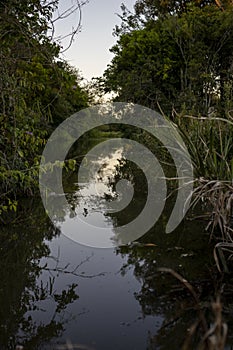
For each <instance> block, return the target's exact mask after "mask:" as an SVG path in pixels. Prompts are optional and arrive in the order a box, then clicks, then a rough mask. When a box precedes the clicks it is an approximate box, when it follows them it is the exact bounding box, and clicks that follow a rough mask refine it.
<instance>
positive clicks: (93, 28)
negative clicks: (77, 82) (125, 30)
mask: <svg viewBox="0 0 233 350" xmlns="http://www.w3.org/2000/svg"><path fill="white" fill-rule="evenodd" d="M122 2H124V4H125V5H126V6H127V8H129V9H130V10H132V9H133V5H134V3H135V0H90V1H89V3H88V4H86V5H85V6H84V7H82V22H81V23H82V29H81V32H79V33H78V34H77V35H76V37H75V41H74V42H73V44H72V46H71V48H70V49H69V50H68V51H66V52H65V53H64V58H65V59H66V60H67V61H68V62H69V63H70V64H71V65H72V66H75V67H76V68H78V69H79V70H80V71H81V74H82V76H83V77H84V78H85V79H87V80H90V79H91V78H92V77H98V76H101V75H102V74H103V72H104V70H105V69H106V67H107V64H108V63H110V62H111V59H112V58H113V55H112V54H111V53H110V52H109V49H110V48H111V47H112V46H113V45H114V43H115V42H116V40H117V39H116V37H114V36H113V35H112V33H113V29H114V27H115V25H116V24H120V23H121V20H120V18H119V17H118V16H117V13H118V14H121V8H120V6H121V4H122ZM72 4H75V0H60V2H59V11H60V13H62V12H64V10H66V9H67V8H69V7H70V5H72ZM78 21H79V13H78V12H76V13H74V14H73V15H71V16H69V17H68V18H65V19H63V20H59V21H57V22H55V23H56V32H55V34H56V36H64V35H66V34H68V33H69V32H71V30H72V27H75V26H76V25H77V23H78ZM62 44H63V46H64V47H66V46H67V39H66V40H63V41H62Z"/></svg>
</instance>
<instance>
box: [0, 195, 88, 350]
mask: <svg viewBox="0 0 233 350" xmlns="http://www.w3.org/2000/svg"><path fill="white" fill-rule="evenodd" d="M31 208H33V210H32V209H31ZM25 218H26V219H25ZM10 219H11V220H9V224H8V225H3V226H2V227H1V229H0V249H1V254H0V276H1V285H0V305H1V307H0V348H1V349H2V350H4V349H8V350H11V349H12V350H13V349H14V350H15V348H16V345H17V344H21V345H23V347H24V349H27V350H30V349H33V350H35V349H45V346H46V344H49V342H50V341H51V340H52V338H59V337H60V336H61V335H62V333H63V331H64V329H65V327H66V325H67V324H68V323H69V320H71V319H72V315H70V314H68V313H67V312H66V308H67V307H68V305H69V304H71V303H73V302H74V301H75V300H76V299H78V294H77V284H75V283H73V284H71V285H68V286H66V287H65V289H62V290H61V291H59V292H58V291H57V288H56V287H55V283H56V277H57V276H58V274H59V273H71V274H74V275H76V276H77V275H78V267H79V266H77V269H75V270H69V266H64V267H59V266H58V264H59V257H57V258H55V260H54V266H53V267H50V266H48V263H47V262H46V263H45V264H43V263H42V259H43V258H46V259H48V258H49V256H50V250H49V247H48V244H47V243H46V241H47V242H48V241H51V240H52V239H53V238H54V237H56V236H58V235H59V231H58V230H57V229H55V228H54V227H53V225H52V224H51V223H50V220H49V219H48V218H47V217H46V215H45V213H44V209H43V207H42V204H41V203H40V202H39V201H38V203H37V205H35V203H34V202H32V203H29V201H26V202H25V203H24V209H23V210H22V211H19V212H18V213H17V216H16V214H15V217H13V216H12V217H11V218H10ZM14 222H15V224H14ZM19 223H20V225H19ZM22 223H24V225H22ZM22 227H24V230H23V231H22ZM50 258H51V257H50ZM53 259H54V258H53ZM46 261H48V260H46ZM80 265H81V264H80ZM42 275H43V277H42ZM89 277H91V276H89ZM48 303H49V304H50V306H49V310H51V309H52V310H53V311H52V312H48V310H47V306H48ZM51 305H52V307H51ZM41 315H42V317H41Z"/></svg>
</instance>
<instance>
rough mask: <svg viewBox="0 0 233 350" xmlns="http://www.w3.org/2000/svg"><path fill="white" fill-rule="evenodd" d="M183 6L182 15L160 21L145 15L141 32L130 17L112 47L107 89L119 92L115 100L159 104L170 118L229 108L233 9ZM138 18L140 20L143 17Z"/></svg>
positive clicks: (232, 70) (106, 78) (151, 105)
mask: <svg viewBox="0 0 233 350" xmlns="http://www.w3.org/2000/svg"><path fill="white" fill-rule="evenodd" d="M141 3H144V2H142V1H141ZM147 3H151V4H152V3H153V4H155V5H156V3H157V2H156V1H154V2H152V1H149V0H148V2H147ZM159 3H160V4H161V6H162V4H165V2H159ZM175 3H177V2H175ZM138 4H139V2H137V3H136V5H138ZM169 4H170V5H171V2H169ZM179 4H180V2H179ZM136 5H135V8H136V9H137V7H136ZM185 6H186V10H185V11H184V12H182V13H180V14H179V16H178V15H177V12H176V11H174V13H172V12H171V13H170V12H169V14H168V12H166V13H167V15H164V16H159V17H158V18H156V19H155V18H154V17H153V16H152V15H151V14H150V15H148V16H149V17H146V16H145V18H146V20H145V22H144V24H143V25H141V27H140V28H139V27H137V26H136V24H135V23H136V22H133V21H132V16H131V17H130V19H129V22H128V24H129V26H128V27H127V26H126V25H125V26H124V30H123V31H122V32H120V31H119V32H118V35H119V39H118V42H117V44H116V45H115V46H114V47H113V48H112V49H111V51H112V52H113V53H114V58H113V60H112V62H111V64H110V65H109V66H108V68H107V70H106V71H105V73H104V79H105V87H106V91H110V90H113V91H114V92H116V93H117V94H118V97H117V100H121V101H122V100H126V101H131V102H134V103H140V104H144V105H146V106H149V107H152V108H155V107H157V108H158V106H160V107H161V108H162V109H163V111H164V112H165V113H167V114H171V113H172V110H173V109H176V110H178V111H179V112H180V111H182V109H183V110H184V111H186V112H192V113H195V114H198V113H202V114H207V113H208V110H209V108H210V107H214V106H215V107H216V105H217V106H218V107H219V108H220V107H221V110H223V109H224V108H225V107H226V100H227V101H228V103H229V101H230V98H229V97H231V96H232V91H233V90H232V77H233V76H232V74H233V66H232V62H233V54H232V52H233V11H232V8H228V9H227V10H226V11H220V9H219V7H217V6H215V5H211V4H210V5H209V6H204V7H199V6H196V4H192V3H191V2H189V4H186V5H185ZM155 8H157V7H156V6H155ZM150 9H153V7H150ZM144 10H145V8H144ZM144 10H143V11H144ZM166 11H167V10H166ZM135 16H136V17H137V18H138V19H140V17H139V13H137V12H135ZM125 23H126V22H124V24H125ZM132 23H134V26H133V27H132ZM130 26H131V28H130ZM126 28H127V29H126ZM226 90H227V94H228V95H226ZM160 107H159V108H160Z"/></svg>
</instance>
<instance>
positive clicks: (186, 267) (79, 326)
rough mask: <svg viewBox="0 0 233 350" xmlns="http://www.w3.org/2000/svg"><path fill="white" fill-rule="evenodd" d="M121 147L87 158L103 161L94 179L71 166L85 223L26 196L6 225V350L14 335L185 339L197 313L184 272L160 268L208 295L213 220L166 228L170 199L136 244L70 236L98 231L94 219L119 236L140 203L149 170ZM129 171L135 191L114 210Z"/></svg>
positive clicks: (120, 343)
mask: <svg viewBox="0 0 233 350" xmlns="http://www.w3.org/2000/svg"><path fill="white" fill-rule="evenodd" d="M123 151H124V150H123V149H122V148H120V147H119V148H116V149H114V150H112V151H109V152H108V155H107V156H106V154H103V155H99V156H98V158H97V159H95V158H94V156H93V154H92V155H91V156H90V157H89V158H88V159H86V160H85V161H86V162H93V166H94V164H98V165H99V166H100V170H99V171H98V172H97V173H93V174H92V177H91V179H90V181H89V182H88V183H86V182H85V181H84V180H83V182H81V184H80V182H79V183H78V179H77V174H76V172H73V173H71V174H65V175H64V190H65V192H66V196H67V199H68V201H69V202H70V203H71V204H72V206H73V210H74V211H75V213H76V215H79V217H80V218H82V219H83V220H82V222H81V223H80V226H76V227H75V228H74V227H72V216H71V215H70V213H69V211H68V210H64V212H63V213H61V216H60V218H59V219H58V227H60V229H57V228H55V227H54V226H53V225H52V223H51V222H50V220H49V219H48V217H47V216H46V214H45V212H44V209H43V206H42V204H41V202H40V200H39V199H38V200H37V201H35V200H34V201H32V200H27V201H25V202H24V205H23V208H22V210H21V212H20V213H18V214H17V215H18V217H13V216H12V217H9V218H8V219H7V220H6V225H3V226H2V227H1V229H0V243H1V245H0V247H1V257H0V261H1V265H0V272H1V284H0V305H1V308H0V349H14V348H15V346H16V344H22V345H23V346H24V349H27V350H31V349H33V350H34V349H65V348H68V347H67V346H68V344H70V343H72V344H73V347H72V348H73V349H96V350H109V349H112V350H120V349H122V350H143V349H180V348H181V345H182V342H183V340H184V338H185V333H186V330H187V328H188V327H189V326H190V325H192V324H193V323H194V322H195V320H196V317H197V315H196V311H195V307H194V303H193V300H192V298H191V297H190V296H189V294H188V293H187V291H186V290H185V289H184V288H183V286H182V285H180V284H179V282H178V281H176V280H175V279H174V278H173V277H172V276H170V275H167V274H164V273H161V272H158V271H157V268H158V267H169V268H172V269H174V270H176V271H178V272H180V273H181V274H182V275H184V276H185V277H186V278H187V279H189V280H190V281H191V282H192V283H193V284H194V287H195V286H196V287H197V288H198V290H199V292H200V295H201V298H202V299H203V300H204V301H205V300H207V299H208V298H209V295H211V293H212V292H213V285H214V283H215V282H214V281H212V280H211V278H212V277H211V272H210V271H211V269H212V266H213V258H212V250H211V248H210V247H209V248H208V236H207V235H206V233H205V231H204V226H205V223H203V222H200V221H197V220H186V221H184V222H183V223H182V224H181V225H180V226H179V227H178V229H177V230H176V231H175V232H173V233H172V234H169V235H166V234H165V227H166V223H167V220H168V218H169V215H170V213H171V210H172V206H173V200H172V199H171V200H170V201H168V203H167V205H166V207H165V209H164V212H163V214H162V215H161V217H160V219H159V221H158V222H157V224H156V225H155V226H154V227H153V228H152V229H151V230H150V232H148V233H147V234H146V235H144V236H143V237H142V238H141V239H139V240H138V241H137V242H135V243H133V244H129V245H126V246H122V247H119V248H109V249H101V248H91V247H88V246H85V245H82V244H78V243H76V242H74V241H73V240H72V239H70V238H68V237H67V235H68V236H70V237H71V238H72V235H73V237H75V235H76V233H77V232H79V234H80V235H79V237H82V236H83V237H84V239H85V234H86V235H89V236H90V237H93V235H95V225H97V226H99V227H106V228H107V230H108V231H107V232H108V235H109V237H111V236H112V235H113V234H114V232H115V231H114V230H115V228H116V227H117V226H119V225H123V224H125V223H127V222H129V221H130V220H132V219H133V218H134V217H135V216H136V215H138V213H139V212H140V210H142V208H143V205H144V204H145V198H146V189H147V187H146V186H145V185H143V183H144V180H145V179H144V178H143V174H142V173H141V172H140V169H137V168H136V167H134V165H133V164H128V163H127V162H126V161H125V159H124V157H123V154H124V152H123ZM142 156H143V155H142ZM82 161H83V160H82ZM82 164H83V163H82ZM82 164H81V165H80V166H82ZM122 177H124V178H126V179H127V180H129V181H131V182H133V184H134V191H135V192H134V196H133V199H132V201H131V203H130V204H129V205H128V206H127V208H126V209H125V210H123V211H121V212H119V213H116V212H113V211H112V212H111V211H109V203H110V202H111V201H113V200H115V199H116V198H117V196H121V195H122V194H119V193H118V194H117V192H116V188H115V184H116V182H117V180H118V179H119V178H122ZM107 209H108V210H107ZM190 215H191V214H190ZM191 216H192V215H191ZM189 217H190V216H189ZM7 221H9V223H8V224H7ZM79 222H80V220H77V225H78V223H79ZM87 223H88V224H91V225H92V226H91V225H90V226H89V228H88V230H89V231H85V230H87V228H85V227H87V226H86V224H87ZM93 225H94V226H93ZM62 232H65V233H66V236H65V235H63V234H62ZM92 239H93V238H92ZM96 239H97V240H98V237H97V238H96ZM65 344H66V346H65ZM70 348H71V347H70Z"/></svg>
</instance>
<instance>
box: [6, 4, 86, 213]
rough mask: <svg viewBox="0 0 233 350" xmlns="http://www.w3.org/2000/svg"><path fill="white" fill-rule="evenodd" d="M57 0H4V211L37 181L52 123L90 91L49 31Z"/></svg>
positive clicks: (81, 105) (81, 103)
mask: <svg viewBox="0 0 233 350" xmlns="http://www.w3.org/2000/svg"><path fill="white" fill-rule="evenodd" d="M57 4H58V0H54V1H45V0H43V1H41V0H25V1H20V0H9V1H7V2H6V1H0V37H1V47H0V189H1V192H2V194H1V202H2V203H3V204H2V206H1V207H0V213H1V211H2V210H6V209H7V208H8V207H9V206H10V208H13V209H15V207H16V202H13V201H12V199H13V198H14V197H15V195H16V194H17V193H18V194H32V193H33V191H34V190H35V188H36V185H37V181H38V180H37V179H38V166H39V162H40V154H41V153H42V148H43V146H44V145H45V142H46V139H47V137H48V135H49V133H50V132H51V131H52V128H53V127H54V126H56V125H58V124H59V123H60V122H61V121H62V120H64V119H65V118H67V117H68V116H70V114H71V113H74V112H76V111H78V110H80V109H81V108H84V107H87V106H88V102H89V97H88V93H87V91H86V90H85V89H84V88H81V86H80V82H81V78H80V76H79V73H78V71H76V70H75V69H73V68H72V67H70V66H69V65H68V64H67V63H66V62H63V61H62V60H61V59H60V58H59V52H60V46H59V45H58V44H57V43H56V42H54V41H53V39H52V38H51V37H49V36H48V31H49V29H50V27H51V26H52V16H53V13H54V11H55V9H56V8H57Z"/></svg>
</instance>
